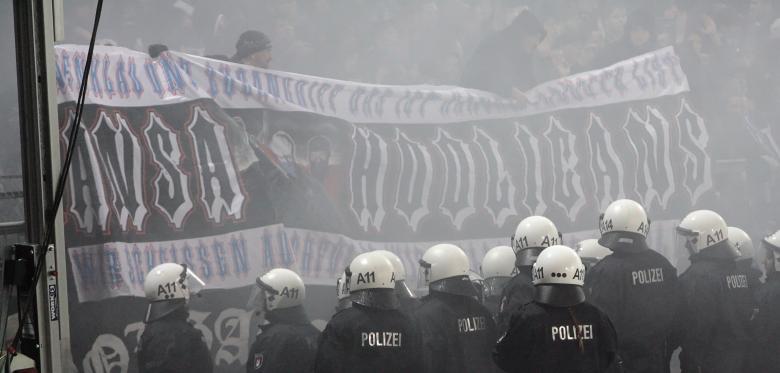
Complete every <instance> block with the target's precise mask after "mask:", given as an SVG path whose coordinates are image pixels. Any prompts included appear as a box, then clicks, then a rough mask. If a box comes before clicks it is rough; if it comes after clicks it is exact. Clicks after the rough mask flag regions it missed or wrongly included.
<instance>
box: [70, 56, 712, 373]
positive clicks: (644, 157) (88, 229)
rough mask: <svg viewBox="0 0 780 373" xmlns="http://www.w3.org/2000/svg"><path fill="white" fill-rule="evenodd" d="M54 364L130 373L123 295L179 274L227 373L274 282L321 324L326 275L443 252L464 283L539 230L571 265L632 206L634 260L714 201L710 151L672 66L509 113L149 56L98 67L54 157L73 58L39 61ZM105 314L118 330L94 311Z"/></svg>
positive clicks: (572, 90)
mask: <svg viewBox="0 0 780 373" xmlns="http://www.w3.org/2000/svg"><path fill="white" fill-rule="evenodd" d="M56 52H57V53H56V64H57V83H58V84H57V89H58V95H59V98H60V105H59V114H60V115H59V118H60V135H61V141H62V144H63V146H62V151H63V152H64V151H65V150H66V149H67V148H68V147H70V146H74V145H75V146H76V149H75V154H74V158H73V164H72V170H71V177H70V179H69V182H68V189H67V192H66V196H65V200H64V203H63V209H64V212H65V214H64V217H65V230H66V232H65V233H66V243H67V246H68V257H69V264H70V265H69V270H68V273H69V276H70V279H71V281H70V284H71V286H70V287H69V296H70V299H71V305H70V306H71V315H72V320H71V327H72V328H76V329H78V330H79V333H74V334H73V335H74V341H73V343H72V346H73V357H74V362H75V364H76V366H77V368H78V369H79V370H81V371H85V372H96V373H97V372H117V371H119V372H132V371H134V370H135V365H134V364H135V363H134V360H133V359H134V357H133V355H134V349H135V347H136V346H137V340H138V338H139V337H140V335H141V332H142V330H143V323H141V320H142V318H143V315H144V307H145V301H144V300H143V299H142V298H139V296H141V295H143V292H142V284H143V277H144V275H145V274H146V273H147V272H148V271H149V270H150V269H151V268H152V267H154V266H156V265H157V264H160V263H163V262H169V261H173V262H181V263H186V264H187V265H188V267H189V268H191V269H193V270H194V271H195V272H196V273H197V274H198V275H199V276H200V277H201V278H203V279H204V280H205V281H206V283H207V288H208V289H209V290H207V291H205V292H204V294H203V296H202V297H201V298H198V299H195V300H194V301H193V304H192V307H191V310H192V314H191V316H192V318H193V321H194V322H195V323H196V325H197V326H198V328H199V329H201V330H202V331H203V333H204V336H206V339H207V342H208V344H209V346H210V348H211V349H212V352H213V356H214V360H215V363H216V365H217V369H218V371H220V372H238V371H244V369H243V364H244V363H245V362H246V353H247V349H248V346H249V344H250V343H251V341H252V340H253V338H254V335H255V334H254V332H255V330H256V328H255V323H254V322H255V321H256V320H253V312H252V310H251V309H250V308H251V307H249V305H247V303H246V302H247V300H248V297H249V291H248V290H249V289H250V286H251V285H252V284H253V283H254V279H255V277H256V276H257V275H258V274H261V273H263V272H264V271H267V270H268V269H271V268H274V267H286V268H291V269H293V270H295V271H297V272H298V273H300V274H301V275H302V276H303V277H304V279H305V280H306V282H307V284H308V285H309V286H311V288H310V289H309V290H310V291H308V292H307V297H308V298H309V301H308V303H307V306H309V307H310V308H309V310H310V314H311V315H312V317H313V319H316V320H319V321H318V323H319V324H320V325H321V324H323V323H324V322H325V321H326V320H327V319H328V318H329V316H330V312H331V311H332V307H333V304H335V297H334V293H333V292H331V290H332V284H333V283H334V282H335V276H336V275H337V274H339V273H340V272H341V271H342V270H343V269H344V267H345V266H346V265H347V264H348V263H349V261H350V260H351V258H353V257H354V256H355V255H356V254H358V253H361V252H365V251H369V250H375V249H388V250H391V251H393V252H395V253H397V254H398V255H399V256H401V258H402V260H403V261H404V263H405V264H406V266H407V272H408V273H409V274H410V275H411V278H410V279H409V281H410V283H415V281H416V279H415V278H414V275H415V274H416V272H417V271H415V270H413V269H414V268H416V266H417V260H418V259H419V257H420V256H421V254H422V252H423V251H424V250H425V249H427V248H428V247H429V246H431V245H432V244H434V243H439V242H445V241H446V242H452V243H456V244H458V245H460V246H461V247H463V248H464V250H465V251H466V252H467V253H468V255H469V257H470V259H471V263H472V267H473V269H474V270H478V269H479V262H480V260H481V258H482V256H483V255H484V253H485V252H486V251H487V250H488V249H490V248H491V247H493V246H496V245H505V244H508V243H509V236H510V235H511V234H512V233H513V231H514V228H515V226H516V225H517V223H518V222H519V221H520V220H521V219H522V218H524V217H526V216H529V215H532V214H543V215H545V216H548V217H550V218H551V219H552V220H553V221H555V222H556V224H557V225H558V227H559V228H560V229H561V230H562V231H563V232H564V233H565V234H564V241H565V243H567V244H570V245H574V244H575V243H576V242H577V241H579V240H581V239H584V238H591V237H596V235H597V223H598V215H599V212H600V211H602V210H603V209H604V208H605V207H606V205H607V204H608V203H609V202H611V201H612V200H614V199H617V198H632V199H635V200H637V201H639V202H640V203H642V204H643V205H645V206H646V207H647V209H648V212H649V214H650V216H651V218H652V219H653V224H652V227H651V230H650V232H651V233H650V243H651V246H652V247H654V248H655V249H657V250H658V251H660V252H662V253H664V254H665V255H667V257H669V258H670V259H671V260H672V262H673V263H675V264H679V265H680V266H684V265H685V263H684V261H683V260H678V256H677V254H678V253H676V252H675V245H674V243H675V237H674V229H673V227H674V225H675V220H676V219H679V218H680V217H681V216H682V215H684V214H685V213H687V212H688V211H690V209H691V208H693V207H694V206H700V205H702V204H706V203H707V201H710V200H712V199H713V198H716V196H714V193H712V192H711V190H712V187H713V175H712V163H713V160H712V156H711V150H710V149H709V147H708V144H709V141H710V131H709V130H708V126H707V121H706V120H705V116H703V115H701V114H700V113H699V111H698V109H697V108H696V105H695V101H694V100H693V99H692V98H691V97H689V96H688V94H687V90H688V84H687V79H686V76H685V74H684V73H683V71H682V70H681V69H680V64H679V59H678V58H677V55H676V54H675V52H674V50H673V49H671V48H664V49H660V50H658V51H655V52H652V53H648V54H645V55H641V56H637V57H635V58H632V59H629V60H626V61H623V62H620V63H618V64H615V65H613V66H609V67H606V68H604V69H601V70H596V71H590V72H586V73H582V74H577V75H574V76H571V77H566V78H563V79H559V80H556V81H552V82H548V83H544V84H542V85H540V86H538V87H536V88H533V89H531V90H529V91H528V92H525V94H526V96H527V97H528V100H524V101H514V100H510V99H506V98H502V97H499V96H496V95H494V94H491V93H487V92H481V91H475V90H469V89H464V88H459V87H442V86H424V85H423V86H381V85H371V84H363V83H356V82H346V81H337V80H332V79H324V78H319V77H311V76H303V75H299V74H292V73H285V72H279V71H271V70H262V69H255V68H251V67H247V66H242V65H237V64H233V63H229V62H223V61H216V60H210V59H205V58H202V57H197V56H191V55H186V54H181V53H177V52H167V53H164V54H163V55H162V56H161V57H159V58H156V59H152V58H150V57H149V56H148V55H146V54H143V53H140V52H136V51H131V50H128V49H124V48H117V47H97V48H96V54H95V65H94V66H93V69H92V73H91V75H90V80H89V84H88V87H89V91H88V97H87V105H86V107H85V111H84V115H83V118H82V121H81V123H79V124H78V125H79V126H80V129H81V134H80V136H79V138H78V144H69V143H68V142H67V139H68V136H67V135H68V133H69V131H70V130H71V128H70V126H71V124H72V120H73V109H74V102H73V101H74V98H75V95H76V92H77V89H78V86H79V84H80V81H81V79H82V78H83V77H82V76H81V75H80V74H81V73H80V71H81V70H82V69H83V64H84V60H85V54H86V48H85V47H83V46H74V45H62V46H58V47H57V49H56ZM116 309H122V310H123V312H119V313H118V312H115V310H116Z"/></svg>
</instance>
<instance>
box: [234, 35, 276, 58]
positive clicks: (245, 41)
mask: <svg viewBox="0 0 780 373" xmlns="http://www.w3.org/2000/svg"><path fill="white" fill-rule="evenodd" d="M266 49H271V39H269V38H268V36H267V35H266V34H264V33H262V32H260V31H257V30H248V31H244V33H242V34H241V36H239V37H238V41H237V42H236V54H235V55H234V56H233V61H236V62H238V61H241V60H242V59H244V58H246V57H248V56H251V55H252V54H253V53H257V52H261V51H264V50H266Z"/></svg>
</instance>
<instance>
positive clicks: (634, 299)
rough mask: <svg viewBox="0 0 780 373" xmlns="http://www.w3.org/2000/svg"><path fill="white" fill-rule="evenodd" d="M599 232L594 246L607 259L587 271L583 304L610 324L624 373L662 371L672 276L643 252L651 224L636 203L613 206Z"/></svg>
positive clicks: (664, 263)
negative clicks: (604, 252)
mask: <svg viewBox="0 0 780 373" xmlns="http://www.w3.org/2000/svg"><path fill="white" fill-rule="evenodd" d="M599 230H600V232H601V238H600V239H599V241H598V243H599V244H600V245H601V246H604V247H606V248H608V249H609V250H611V251H612V254H611V255H608V256H606V257H604V258H603V259H602V260H601V261H600V262H598V264H596V265H595V266H593V267H592V268H590V269H589V270H588V277H587V280H586V282H585V290H586V294H587V295H588V300H589V301H590V302H591V303H593V305H595V306H596V307H599V309H601V310H602V311H604V312H605V313H606V314H607V315H608V316H609V318H610V320H612V322H613V323H614V325H615V329H616V330H617V333H618V336H619V337H620V346H619V355H620V358H621V360H622V364H623V368H624V369H625V371H626V372H653V373H655V372H664V371H667V370H668V369H669V359H668V357H667V353H668V349H669V347H668V346H667V342H668V341H669V337H670V335H671V332H672V330H673V326H674V321H675V315H676V312H677V306H676V304H677V303H676V302H677V301H678V296H677V292H678V286H677V270H676V269H675V268H674V267H673V266H672V264H671V263H669V260H667V259H666V258H665V257H664V256H663V255H661V254H659V253H658V252H656V251H654V250H652V249H650V248H649V247H648V246H647V241H646V240H647V234H648V232H649V231H650V220H648V218H647V213H645V209H644V208H642V206H641V205H640V204H639V203H637V202H635V201H632V200H628V199H621V200H617V201H615V202H612V203H611V204H610V205H609V206H608V207H607V209H606V211H605V212H604V213H603V214H602V215H601V217H600V223H599Z"/></svg>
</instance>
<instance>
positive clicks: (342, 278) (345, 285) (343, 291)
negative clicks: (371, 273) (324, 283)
mask: <svg viewBox="0 0 780 373" xmlns="http://www.w3.org/2000/svg"><path fill="white" fill-rule="evenodd" d="M336 299H338V304H337V305H336V311H341V310H343V309H345V308H349V307H350V306H351V305H352V300H351V299H350V298H349V278H348V277H347V272H346V271H345V272H341V274H340V275H339V277H338V278H337V279H336Z"/></svg>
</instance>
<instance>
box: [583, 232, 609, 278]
mask: <svg viewBox="0 0 780 373" xmlns="http://www.w3.org/2000/svg"><path fill="white" fill-rule="evenodd" d="M609 254H612V251H610V250H609V249H607V248H606V247H604V246H601V245H600V244H599V240H597V239H595V238H591V239H587V240H582V241H580V242H577V255H579V256H580V259H581V260H582V264H584V265H585V270H586V271H588V270H590V269H591V268H593V266H595V265H596V263H598V262H600V261H601V259H604V257H605V256H607V255H609Z"/></svg>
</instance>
